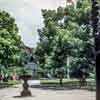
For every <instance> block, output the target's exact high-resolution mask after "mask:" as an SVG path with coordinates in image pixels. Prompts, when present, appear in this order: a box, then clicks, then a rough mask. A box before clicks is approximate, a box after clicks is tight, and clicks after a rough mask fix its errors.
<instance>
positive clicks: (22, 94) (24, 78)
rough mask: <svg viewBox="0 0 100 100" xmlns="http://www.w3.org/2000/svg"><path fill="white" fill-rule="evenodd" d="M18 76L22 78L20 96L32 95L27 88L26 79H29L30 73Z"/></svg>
mask: <svg viewBox="0 0 100 100" xmlns="http://www.w3.org/2000/svg"><path fill="white" fill-rule="evenodd" d="M20 78H21V79H23V81H24V83H23V90H22V92H21V96H22V97H27V96H32V93H31V91H30V90H29V85H28V80H29V79H31V75H22V76H21V77H20Z"/></svg>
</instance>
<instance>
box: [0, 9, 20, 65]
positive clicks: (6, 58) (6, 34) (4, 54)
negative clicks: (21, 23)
mask: <svg viewBox="0 0 100 100" xmlns="http://www.w3.org/2000/svg"><path fill="white" fill-rule="evenodd" d="M20 43H21V38H20V36H19V35H18V27H17V25H16V24H15V20H14V18H12V17H11V16H10V14H9V13H7V12H5V11H1V10H0V63H2V64H3V65H5V66H6V67H7V66H8V65H10V64H12V63H14V56H15V55H16V54H17V52H20V50H21V49H20Z"/></svg>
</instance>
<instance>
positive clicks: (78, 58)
mask: <svg viewBox="0 0 100 100" xmlns="http://www.w3.org/2000/svg"><path fill="white" fill-rule="evenodd" d="M90 12H91V2H90V0H84V1H82V0H79V1H78V3H77V8H76V9H74V7H73V6H67V7H65V8H63V7H59V8H58V9H57V11H55V10H42V15H43V18H44V28H43V29H41V30H39V36H40V42H39V43H38V45H37V49H36V56H37V60H38V61H39V65H40V66H41V67H42V68H44V69H45V68H48V67H49V68H48V69H49V70H50V69H56V68H60V67H64V68H65V66H67V59H68V58H71V60H70V66H71V65H73V66H74V67H75V66H76V67H79V66H81V65H82V64H87V65H88V66H90V67H91V64H94V59H93V57H94V55H93V49H94V38H93V35H92V27H91V26H90V22H89V20H90ZM73 60H74V61H73ZM90 67H89V68H90Z"/></svg>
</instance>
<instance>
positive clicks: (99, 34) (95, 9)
mask: <svg viewBox="0 0 100 100" xmlns="http://www.w3.org/2000/svg"><path fill="white" fill-rule="evenodd" d="M92 26H93V34H94V36H95V54H96V56H95V60H96V100H100V2H99V0H98V1H97V0H92Z"/></svg>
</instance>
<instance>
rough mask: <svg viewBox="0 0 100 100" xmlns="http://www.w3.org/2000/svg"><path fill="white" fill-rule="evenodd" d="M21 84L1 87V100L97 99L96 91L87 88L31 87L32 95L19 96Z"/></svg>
mask: <svg viewBox="0 0 100 100" xmlns="http://www.w3.org/2000/svg"><path fill="white" fill-rule="evenodd" d="M21 90H22V88H21V86H19V87H17V88H5V89H0V100H95V92H90V91H87V90H78V89H74V90H50V89H46V90H45V89H40V88H31V89H30V90H31V92H32V94H33V96H32V97H26V98H22V97H18V96H19V95H20V91H21Z"/></svg>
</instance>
